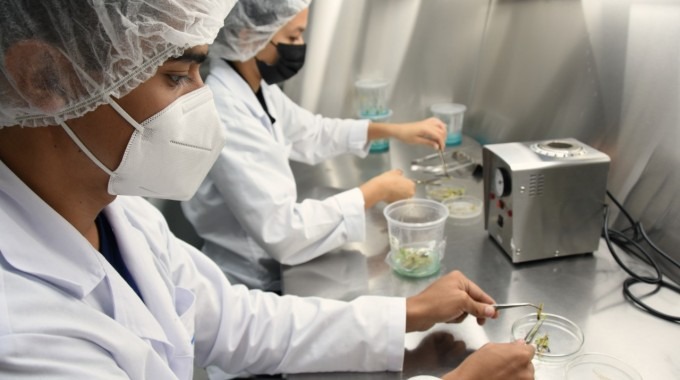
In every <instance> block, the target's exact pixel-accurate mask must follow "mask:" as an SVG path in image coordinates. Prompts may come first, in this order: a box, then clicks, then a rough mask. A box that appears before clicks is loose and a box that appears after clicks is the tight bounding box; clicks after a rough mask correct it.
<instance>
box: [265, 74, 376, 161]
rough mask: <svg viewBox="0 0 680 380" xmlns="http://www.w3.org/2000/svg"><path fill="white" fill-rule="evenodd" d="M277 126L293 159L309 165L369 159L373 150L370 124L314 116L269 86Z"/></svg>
mask: <svg viewBox="0 0 680 380" xmlns="http://www.w3.org/2000/svg"><path fill="white" fill-rule="evenodd" d="M268 88H269V94H270V97H269V98H270V100H271V102H272V103H273V104H274V107H275V108H276V113H277V117H278V120H277V121H278V122H279V123H281V125H282V129H283V133H284V134H285V137H286V139H287V140H288V142H290V143H291V146H292V149H291V152H290V158H291V159H292V160H295V161H299V162H304V163H307V164H310V165H314V164H317V163H319V162H322V161H324V160H325V159H328V158H331V157H335V156H338V155H340V154H344V153H352V154H355V155H357V156H359V157H366V155H367V154H368V150H369V148H370V142H369V141H368V140H367V138H368V124H369V121H368V120H352V119H335V118H326V117H323V116H321V115H315V114H313V113H311V112H309V111H307V110H306V109H304V108H302V107H300V106H299V105H297V104H295V102H293V101H292V100H291V99H290V98H288V96H286V94H284V93H283V92H282V91H281V89H280V88H279V87H278V86H269V87H268Z"/></svg>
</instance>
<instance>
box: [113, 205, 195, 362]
mask: <svg viewBox="0 0 680 380" xmlns="http://www.w3.org/2000/svg"><path fill="white" fill-rule="evenodd" d="M149 206H150V205H149ZM150 207H153V206H150ZM105 211H106V216H107V217H108V218H109V222H110V223H111V227H112V228H113V230H114V233H115V234H116V235H118V234H120V235H121V236H123V235H124V236H125V239H118V245H119V248H120V252H121V255H122V257H123V260H124V261H125V263H126V265H127V268H128V270H129V271H130V273H131V274H132V277H133V278H134V279H135V282H136V283H137V287H138V288H139V291H140V293H141V294H142V297H143V298H144V305H145V306H144V308H145V311H146V310H148V311H150V312H151V314H153V317H154V320H155V321H157V322H158V324H160V326H162V331H160V330H158V331H157V333H155V334H153V337H154V339H156V340H159V341H161V342H163V343H167V344H168V346H167V348H168V355H169V356H170V355H172V356H189V355H192V353H193V347H192V338H193V337H191V336H188V334H187V331H186V330H185V329H184V328H182V326H181V322H180V320H179V319H178V318H177V314H176V300H174V299H173V294H172V291H171V290H172V289H174V287H173V285H172V284H171V279H169V278H164V277H162V276H161V274H160V271H157V270H152V268H155V267H157V264H156V263H155V262H154V258H155V257H156V256H155V255H154V254H153V252H152V251H153V250H167V247H161V246H158V247H155V246H150V244H153V243H154V242H151V241H149V240H148V239H147V238H146V236H145V235H144V234H143V233H142V232H141V230H140V229H139V228H137V226H134V225H132V224H131V223H130V220H134V219H135V218H134V217H133V216H130V215H128V214H127V213H128V211H127V210H126V209H125V208H124V207H122V206H121V202H119V200H117V201H116V202H114V203H112V204H111V205H110V206H109V207H107V208H106V210H105ZM140 304H141V302H140ZM116 310H117V311H118V308H116ZM132 317H133V319H136V320H139V318H138V316H137V317H136V318H135V315H134V314H133V315H132ZM166 335H167V338H166ZM169 342H174V343H175V344H174V345H173V344H170V343H169Z"/></svg>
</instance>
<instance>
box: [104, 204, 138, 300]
mask: <svg viewBox="0 0 680 380" xmlns="http://www.w3.org/2000/svg"><path fill="white" fill-rule="evenodd" d="M95 223H96V224H97V230H98V232H99V252H100V253H101V254H102V255H103V256H104V257H105V258H106V261H108V262H109V264H111V265H112V266H113V267H114V268H115V269H116V271H117V272H118V274H120V276H121V277H123V279H124V280H125V281H126V282H127V283H128V285H130V287H131V288H132V290H134V291H135V293H137V295H138V296H139V298H141V299H142V301H143V300H144V298H142V294H141V293H140V292H139V288H138V287H137V283H136V282H135V279H134V278H132V274H130V271H129V270H128V269H127V266H125V262H124V261H123V258H122V257H121V256H120V249H118V242H117V241H116V235H114V233H113V229H112V228H111V225H110V224H109V221H108V219H107V218H106V216H105V215H104V213H100V214H99V215H98V216H97V219H95Z"/></svg>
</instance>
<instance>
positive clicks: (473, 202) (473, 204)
mask: <svg viewBox="0 0 680 380" xmlns="http://www.w3.org/2000/svg"><path fill="white" fill-rule="evenodd" d="M442 203H443V204H444V206H446V207H447V208H448V209H449V218H453V219H470V218H475V217H478V216H479V215H481V214H482V208H483V205H482V200H481V199H479V198H477V197H473V196H471V195H462V196H459V197H453V198H448V199H445V200H443V201H442Z"/></svg>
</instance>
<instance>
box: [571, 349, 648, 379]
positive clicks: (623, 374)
mask: <svg viewBox="0 0 680 380" xmlns="http://www.w3.org/2000/svg"><path fill="white" fill-rule="evenodd" d="M564 378H565V379H566V380H642V376H640V374H639V373H638V372H637V371H636V370H635V369H634V368H633V367H631V366H630V365H628V364H626V363H625V362H623V361H621V360H619V359H617V358H615V357H613V356H610V355H606V354H600V353H594V352H589V353H585V354H583V355H579V356H577V357H576V358H574V359H573V360H572V361H570V362H569V363H568V364H567V365H566V368H565V370H564Z"/></svg>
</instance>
